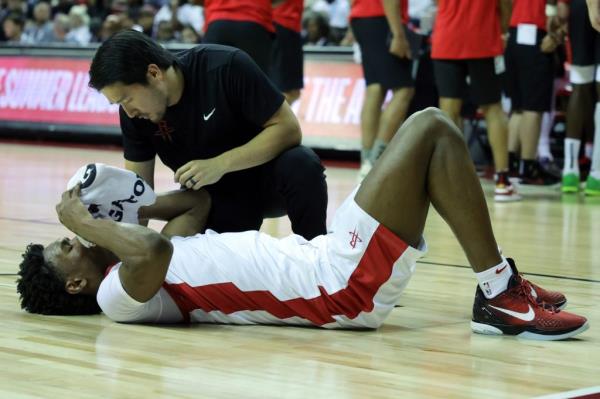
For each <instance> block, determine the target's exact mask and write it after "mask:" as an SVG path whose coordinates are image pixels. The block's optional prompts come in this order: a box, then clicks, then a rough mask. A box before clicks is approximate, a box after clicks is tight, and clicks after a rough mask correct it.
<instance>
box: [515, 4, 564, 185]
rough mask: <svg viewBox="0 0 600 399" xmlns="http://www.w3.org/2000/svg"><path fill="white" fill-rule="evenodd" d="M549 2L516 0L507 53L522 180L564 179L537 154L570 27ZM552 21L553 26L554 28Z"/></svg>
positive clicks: (516, 143)
mask: <svg viewBox="0 0 600 399" xmlns="http://www.w3.org/2000/svg"><path fill="white" fill-rule="evenodd" d="M546 5H547V2H546V0H514V1H513V8H512V16H511V20H510V29H509V37H508V43H507V46H506V51H505V53H504V58H505V60H506V91H507V93H508V96H509V97H510V99H511V106H512V115H511V121H510V124H509V126H510V127H511V128H510V134H509V161H510V162H509V165H510V168H511V169H515V172H517V170H518V173H519V177H520V181H521V184H534V185H545V184H555V183H557V182H558V178H557V177H555V176H552V175H550V174H549V173H547V172H545V171H544V170H543V169H542V168H541V167H540V165H539V163H538V161H537V159H536V158H537V147H538V141H539V136H540V128H541V125H542V114H543V113H544V112H547V111H550V109H551V108H552V104H551V102H552V91H553V85H554V69H555V62H554V60H555V58H554V54H553V53H554V51H555V50H556V48H557V47H558V45H559V44H561V43H562V41H563V33H562V32H563V30H564V32H566V27H562V26H561V25H559V24H553V23H551V19H552V18H554V16H555V12H554V10H555V9H554V8H553V7H552V6H553V5H551V7H550V8H549V11H548V12H546ZM547 14H548V15H547ZM550 26H552V31H548V29H549V27H550ZM519 150H520V158H521V162H520V166H518V164H519V161H518V156H517V152H518V151H519ZM511 172H512V170H511Z"/></svg>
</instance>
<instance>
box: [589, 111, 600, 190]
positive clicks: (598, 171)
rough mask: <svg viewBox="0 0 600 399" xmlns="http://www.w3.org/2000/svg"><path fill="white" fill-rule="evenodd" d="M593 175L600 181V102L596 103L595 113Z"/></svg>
mask: <svg viewBox="0 0 600 399" xmlns="http://www.w3.org/2000/svg"><path fill="white" fill-rule="evenodd" d="M591 174H592V177H593V178H594V179H600V102H597V103H596V109H595V111H594V150H593V151H592V169H591Z"/></svg>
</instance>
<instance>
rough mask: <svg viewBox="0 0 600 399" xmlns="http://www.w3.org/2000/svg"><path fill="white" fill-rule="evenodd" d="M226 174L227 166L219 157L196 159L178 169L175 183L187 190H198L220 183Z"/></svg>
mask: <svg viewBox="0 0 600 399" xmlns="http://www.w3.org/2000/svg"><path fill="white" fill-rule="evenodd" d="M225 173H226V170H225V165H224V164H223V162H222V161H221V159H220V158H219V157H215V158H210V159H196V160H194V161H190V162H188V163H186V164H185V165H183V166H182V167H180V168H179V169H177V171H176V172H175V182H176V183H179V184H181V185H182V186H184V187H186V188H189V189H193V190H198V189H200V188H201V187H204V186H207V185H209V184H213V183H216V182H218V181H219V180H220V179H221V177H223V175H224V174H225Z"/></svg>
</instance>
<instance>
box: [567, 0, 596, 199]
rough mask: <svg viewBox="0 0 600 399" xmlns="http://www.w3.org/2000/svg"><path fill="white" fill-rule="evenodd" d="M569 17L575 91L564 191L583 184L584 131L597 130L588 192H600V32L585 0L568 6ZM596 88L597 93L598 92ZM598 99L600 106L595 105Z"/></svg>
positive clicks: (573, 190)
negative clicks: (581, 167)
mask: <svg viewBox="0 0 600 399" xmlns="http://www.w3.org/2000/svg"><path fill="white" fill-rule="evenodd" d="M564 7H565V8H566V10H565V13H566V14H568V19H569V41H570V43H571V51H572V54H573V55H572V58H573V61H572V65H571V70H570V74H569V78H570V80H571V85H572V87H573V92H572V93H571V97H570V98H569V106H568V108H567V137H566V139H565V164H564V167H563V173H562V192H563V193H577V192H578V191H579V188H580V187H579V186H580V170H579V163H578V159H579V149H580V146H581V140H582V139H583V137H584V133H585V132H586V131H587V132H590V133H591V132H592V131H593V132H594V148H593V152H592V154H591V158H592V165H591V171H590V174H589V175H588V177H587V180H586V182H585V194H586V195H593V196H599V195H600V145H598V143H600V100H598V99H600V70H599V68H598V65H599V64H600V34H599V33H598V32H596V31H595V30H594V29H593V28H592V26H591V24H590V23H589V18H588V10H587V8H586V4H585V0H571V1H570V5H569V6H567V5H566V4H565V5H564ZM594 91H595V93H594ZM594 102H596V105H595V107H594Z"/></svg>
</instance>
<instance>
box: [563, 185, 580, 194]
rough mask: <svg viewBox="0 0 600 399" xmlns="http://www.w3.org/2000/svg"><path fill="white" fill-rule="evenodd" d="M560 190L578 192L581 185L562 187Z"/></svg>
mask: <svg viewBox="0 0 600 399" xmlns="http://www.w3.org/2000/svg"><path fill="white" fill-rule="evenodd" d="M560 191H562V192H563V193H569V194H570V193H576V192H578V191H579V187H561V188H560Z"/></svg>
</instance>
